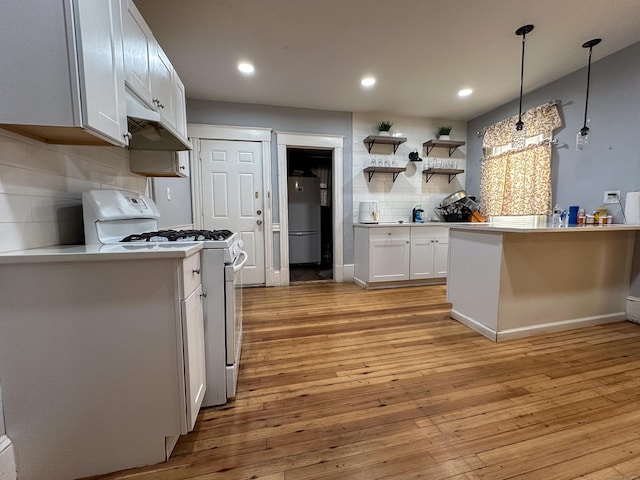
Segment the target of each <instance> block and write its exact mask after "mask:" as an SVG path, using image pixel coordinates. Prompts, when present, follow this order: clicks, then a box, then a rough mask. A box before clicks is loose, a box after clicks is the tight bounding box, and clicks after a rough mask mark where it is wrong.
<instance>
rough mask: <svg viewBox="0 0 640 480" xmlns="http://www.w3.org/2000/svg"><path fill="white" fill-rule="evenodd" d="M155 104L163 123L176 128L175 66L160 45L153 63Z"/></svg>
mask: <svg viewBox="0 0 640 480" xmlns="http://www.w3.org/2000/svg"><path fill="white" fill-rule="evenodd" d="M152 85H153V102H154V103H155V104H156V105H157V108H158V112H159V113H160V116H161V117H162V119H163V121H164V122H166V123H167V124H169V125H171V126H172V127H173V128H176V114H175V106H174V101H175V95H174V93H173V89H174V81H173V65H171V62H170V61H169V58H168V57H167V55H166V54H165V53H164V51H163V50H162V48H160V45H158V44H157V43H156V44H155V56H154V61H153V83H152Z"/></svg>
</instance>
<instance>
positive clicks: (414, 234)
mask: <svg viewBox="0 0 640 480" xmlns="http://www.w3.org/2000/svg"><path fill="white" fill-rule="evenodd" d="M448 254H449V229H448V228H443V227H433V228H427V227H413V228H412V229H411V264H410V270H409V277H410V279H411V280H417V279H423V278H440V277H446V276H447V260H448Z"/></svg>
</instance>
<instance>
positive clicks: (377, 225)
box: [353, 222, 487, 228]
mask: <svg viewBox="0 0 640 480" xmlns="http://www.w3.org/2000/svg"><path fill="white" fill-rule="evenodd" d="M453 225H470V222H424V223H418V222H402V223H400V222H380V223H354V224H353V226H354V227H364V228H389V227H451V226H453ZM474 225H487V224H486V223H474Z"/></svg>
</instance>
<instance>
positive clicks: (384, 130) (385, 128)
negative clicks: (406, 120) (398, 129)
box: [378, 120, 393, 137]
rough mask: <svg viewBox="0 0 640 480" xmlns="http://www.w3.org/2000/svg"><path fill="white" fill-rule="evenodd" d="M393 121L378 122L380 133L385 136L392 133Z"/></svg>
mask: <svg viewBox="0 0 640 480" xmlns="http://www.w3.org/2000/svg"><path fill="white" fill-rule="evenodd" d="M392 126H393V123H391V122H390V121H388V120H383V121H382V122H378V135H380V136H383V137H388V136H389V135H390V133H389V131H390V130H391V127H392Z"/></svg>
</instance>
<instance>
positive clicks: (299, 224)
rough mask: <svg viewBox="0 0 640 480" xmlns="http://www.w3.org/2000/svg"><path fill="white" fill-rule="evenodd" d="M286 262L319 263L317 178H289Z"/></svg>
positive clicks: (318, 195) (318, 182)
mask: <svg viewBox="0 0 640 480" xmlns="http://www.w3.org/2000/svg"><path fill="white" fill-rule="evenodd" d="M288 184H289V185H288V186H289V189H288V191H289V263H294V264H296V263H320V179H318V178H316V177H289V179H288Z"/></svg>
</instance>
